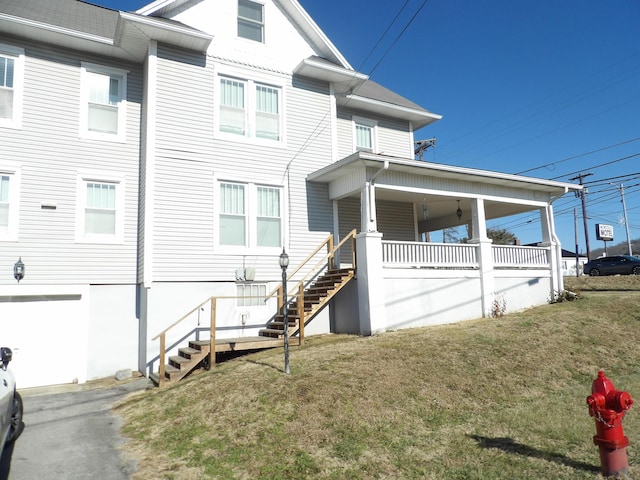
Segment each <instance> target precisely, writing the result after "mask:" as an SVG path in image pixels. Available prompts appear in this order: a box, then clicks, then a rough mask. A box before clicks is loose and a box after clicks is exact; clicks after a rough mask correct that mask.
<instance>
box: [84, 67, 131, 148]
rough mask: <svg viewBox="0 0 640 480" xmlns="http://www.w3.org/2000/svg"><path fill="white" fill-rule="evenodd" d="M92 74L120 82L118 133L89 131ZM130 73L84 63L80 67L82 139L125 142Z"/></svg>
mask: <svg viewBox="0 0 640 480" xmlns="http://www.w3.org/2000/svg"><path fill="white" fill-rule="evenodd" d="M91 74H98V75H106V76H109V77H115V78H117V79H118V80H119V82H118V102H117V105H116V106H117V108H118V131H117V133H108V132H97V131H93V130H89V95H90V89H89V77H90V75H91ZM128 74H129V72H128V71H126V70H122V69H119V68H112V67H105V66H102V65H96V64H94V63H86V62H82V64H81V66H80V83H81V101H80V137H81V138H90V139H96V140H108V141H115V142H124V141H126V139H127V137H126V134H127V76H128Z"/></svg>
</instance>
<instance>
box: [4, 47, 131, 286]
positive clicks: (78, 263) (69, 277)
mask: <svg viewBox="0 0 640 480" xmlns="http://www.w3.org/2000/svg"><path fill="white" fill-rule="evenodd" d="M2 42H3V43H7V44H11V45H14V46H16V47H21V48H24V50H25V72H24V81H25V85H24V99H23V100H24V101H23V105H24V108H23V121H22V129H21V130H14V129H5V128H0V151H2V152H3V155H2V158H0V164H1V163H2V162H3V161H9V162H13V163H14V164H18V165H19V166H20V168H21V174H22V181H21V185H20V205H19V209H20V221H19V230H18V241H17V242H0V245H1V247H2V252H3V255H2V257H3V258H2V260H0V269H1V270H2V271H3V272H9V271H10V267H11V266H12V265H13V262H15V260H17V258H18V257H19V256H21V257H22V259H23V261H24V262H25V264H26V276H25V279H24V280H23V282H25V283H27V282H28V283H43V284H47V283H51V284H54V283H135V280H136V255H137V250H136V249H137V235H138V227H137V214H138V206H137V205H138V168H139V166H138V161H139V142H140V127H139V125H140V105H141V97H142V71H141V68H140V67H139V66H138V65H134V64H122V63H114V62H112V61H110V60H106V59H102V58H96V57H92V56H90V55H88V54H84V53H79V52H74V51H65V50H59V49H58V50H56V51H54V50H52V49H51V48H48V47H41V46H39V45H37V44H31V43H25V42H22V41H12V40H11V39H6V38H3V39H2ZM83 61H86V62H91V63H94V64H98V65H104V66H108V67H116V68H120V69H124V70H127V71H129V74H128V79H127V132H126V143H116V142H108V141H100V140H88V139H81V138H79V129H80V101H81V99H80V93H81V82H80V66H81V62H83ZM86 171H107V172H110V173H113V174H115V175H120V176H122V177H124V179H125V184H126V191H125V211H124V215H125V217H124V243H123V244H117V245H112V244H111V245H110V244H87V243H85V244H83V243H77V242H76V221H77V219H76V206H77V201H78V199H77V179H78V174H79V173H80V172H86ZM43 202H46V203H53V204H56V206H57V208H56V209H55V210H43V209H42V208H41V204H42V203H43ZM14 282H15V281H14V280H13V278H11V276H10V275H1V276H0V283H14Z"/></svg>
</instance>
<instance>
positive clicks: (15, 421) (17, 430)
mask: <svg viewBox="0 0 640 480" xmlns="http://www.w3.org/2000/svg"><path fill="white" fill-rule="evenodd" d="M23 412H24V409H23V407H22V397H21V396H20V394H19V393H18V392H16V394H15V395H14V397H13V409H12V411H11V427H10V428H9V435H8V436H7V443H13V442H15V441H16V440H17V439H18V437H19V436H20V434H21V433H22V430H24V422H23V421H22V414H23Z"/></svg>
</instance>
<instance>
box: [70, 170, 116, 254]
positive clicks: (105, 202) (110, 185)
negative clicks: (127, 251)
mask: <svg viewBox="0 0 640 480" xmlns="http://www.w3.org/2000/svg"><path fill="white" fill-rule="evenodd" d="M78 196H79V198H78V222H77V223H78V225H77V235H76V236H77V239H78V240H79V241H82V242H90V243H121V242H122V241H123V225H124V215H123V214H124V212H123V209H124V181H123V180H122V179H116V178H113V177H107V176H93V175H81V176H80V177H79V179H78Z"/></svg>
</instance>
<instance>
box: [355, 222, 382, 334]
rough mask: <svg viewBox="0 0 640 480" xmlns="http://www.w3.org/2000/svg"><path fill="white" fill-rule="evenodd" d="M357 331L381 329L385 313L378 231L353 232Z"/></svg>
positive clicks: (380, 241) (379, 234)
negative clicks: (356, 270)
mask: <svg viewBox="0 0 640 480" xmlns="http://www.w3.org/2000/svg"><path fill="white" fill-rule="evenodd" d="M356 256H357V263H358V274H357V283H358V314H359V319H360V320H359V321H360V335H373V334H376V333H380V332H384V331H385V329H386V323H387V315H386V309H385V297H384V278H383V275H382V233H379V232H365V233H359V234H358V235H356Z"/></svg>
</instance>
